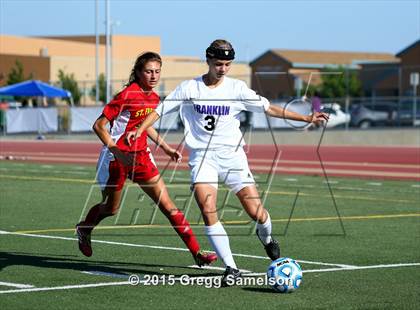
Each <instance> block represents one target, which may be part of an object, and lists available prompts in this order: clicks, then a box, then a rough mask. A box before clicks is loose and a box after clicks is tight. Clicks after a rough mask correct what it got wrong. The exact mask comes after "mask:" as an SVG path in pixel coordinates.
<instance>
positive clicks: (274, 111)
mask: <svg viewBox="0 0 420 310" xmlns="http://www.w3.org/2000/svg"><path fill="white" fill-rule="evenodd" d="M265 113H266V114H268V115H270V116H272V117H277V118H283V119H290V120H293V121H301V122H307V123H315V124H319V123H320V122H322V121H325V120H328V114H326V113H322V112H315V113H312V114H310V115H303V114H300V113H297V112H293V111H288V110H286V109H283V108H282V107H279V106H275V105H273V104H270V105H269V107H268V109H267V110H266V111H265Z"/></svg>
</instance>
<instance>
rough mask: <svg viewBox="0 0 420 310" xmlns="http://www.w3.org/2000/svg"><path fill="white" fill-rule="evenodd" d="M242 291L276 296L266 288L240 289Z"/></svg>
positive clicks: (271, 290)
mask: <svg viewBox="0 0 420 310" xmlns="http://www.w3.org/2000/svg"><path fill="white" fill-rule="evenodd" d="M242 289H243V290H244V291H248V292H254V293H269V294H276V292H275V291H274V290H273V289H271V288H268V287H244V288H242Z"/></svg>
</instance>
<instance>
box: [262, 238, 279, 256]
mask: <svg viewBox="0 0 420 310" xmlns="http://www.w3.org/2000/svg"><path fill="white" fill-rule="evenodd" d="M264 249H265V252H266V253H267V255H268V257H270V259H271V260H276V259H277V258H279V257H280V246H279V243H278V242H277V240H274V239H273V238H271V242H270V243H269V244H267V245H264Z"/></svg>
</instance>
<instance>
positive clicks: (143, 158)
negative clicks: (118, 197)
mask: <svg viewBox="0 0 420 310" xmlns="http://www.w3.org/2000/svg"><path fill="white" fill-rule="evenodd" d="M124 153H125V154H129V153H128V152H124ZM131 154H133V155H134V166H124V165H123V164H122V163H120V162H119V161H118V160H116V159H114V158H113V156H112V157H109V155H108V158H112V160H110V161H108V162H107V160H106V159H105V160H102V161H101V162H100V163H98V166H99V165H100V166H102V168H101V169H102V170H105V169H106V168H107V169H106V170H107V171H106V172H105V173H103V175H104V176H103V177H105V179H104V178H102V180H100V179H101V178H100V174H101V171H100V170H101V169H98V181H99V183H100V185H101V186H102V187H103V189H104V186H103V185H105V184H106V187H109V188H112V189H115V190H116V191H119V190H121V189H122V188H123V187H124V183H125V180H126V179H127V178H129V179H130V180H132V181H133V182H136V183H143V182H146V181H148V180H150V179H151V178H153V177H155V176H157V175H159V170H158V169H157V167H156V165H155V163H154V161H153V157H152V155H151V154H150V152H149V151H139V152H135V153H131ZM105 157H106V156H105ZM107 166H108V167H107ZM103 168H105V169H103Z"/></svg>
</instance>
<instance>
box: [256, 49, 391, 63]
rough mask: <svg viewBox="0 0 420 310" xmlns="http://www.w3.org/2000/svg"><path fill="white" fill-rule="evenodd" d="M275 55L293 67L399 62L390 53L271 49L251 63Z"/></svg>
mask: <svg viewBox="0 0 420 310" xmlns="http://www.w3.org/2000/svg"><path fill="white" fill-rule="evenodd" d="M268 53H272V54H273V55H275V56H277V57H279V58H281V59H283V60H285V61H287V62H289V63H290V64H291V65H292V66H294V65H295V64H296V65H298V66H299V67H302V66H305V65H306V66H307V67H312V66H315V67H320V66H328V65H343V66H345V65H355V64H359V63H362V62H367V61H386V62H388V61H390V62H398V58H396V57H395V56H394V55H393V54H390V53H368V52H339V51H309V50H286V49H271V50H268V51H267V52H266V53H264V54H263V55H261V56H259V57H258V58H256V59H255V60H253V61H252V62H251V65H252V64H253V63H255V62H256V61H258V60H259V59H261V58H262V57H264V56H265V55H266V54H268Z"/></svg>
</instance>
